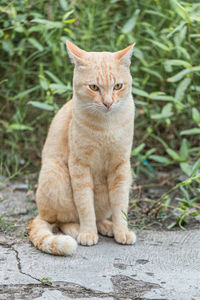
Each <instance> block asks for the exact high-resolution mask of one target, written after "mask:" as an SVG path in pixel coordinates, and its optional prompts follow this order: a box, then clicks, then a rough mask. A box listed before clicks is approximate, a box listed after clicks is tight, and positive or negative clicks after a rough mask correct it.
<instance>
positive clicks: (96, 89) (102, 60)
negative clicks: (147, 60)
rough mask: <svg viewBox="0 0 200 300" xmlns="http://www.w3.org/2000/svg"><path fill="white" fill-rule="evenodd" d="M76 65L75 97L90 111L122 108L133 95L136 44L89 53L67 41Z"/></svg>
mask: <svg viewBox="0 0 200 300" xmlns="http://www.w3.org/2000/svg"><path fill="white" fill-rule="evenodd" d="M66 44H67V50H68V53H69V56H70V58H71V60H72V62H73V63H74V64H75V69H74V79H73V87H74V94H75V98H77V99H78V100H79V103H80V104H81V105H82V107H84V108H85V109H87V110H88V111H90V112H94V113H95V112H96V113H98V112H99V113H106V112H112V111H116V110H118V109H119V108H120V107H121V106H123V105H124V103H125V101H126V99H128V98H130V95H131V86H132V77H131V74H130V70H129V66H130V63H131V55H132V50H133V47H134V44H132V45H130V46H128V47H127V48H125V49H123V50H120V51H118V52H114V53H111V52H86V51H84V50H82V49H80V48H79V47H77V46H76V45H74V44H72V43H71V42H70V41H67V43H66Z"/></svg>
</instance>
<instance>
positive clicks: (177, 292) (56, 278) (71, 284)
mask: <svg viewBox="0 0 200 300" xmlns="http://www.w3.org/2000/svg"><path fill="white" fill-rule="evenodd" d="M199 249H200V231H199V230H193V231H187V232H184V231H173V232H165V231H162V232H158V231H143V232H141V233H140V234H139V236H138V241H137V243H136V245H134V246H121V245H118V244H116V243H115V242H114V240H113V239H111V238H103V237H101V238H100V241H99V243H98V244H97V245H95V246H93V247H83V246H79V247H78V250H77V253H76V254H75V255H74V256H73V257H56V256H51V255H48V254H44V253H41V252H40V251H37V250H36V249H35V248H33V246H32V245H30V244H29V243H15V241H14V240H10V242H7V241H6V237H5V236H4V235H1V239H0V263H1V269H0V299H71V298H73V299H79V298H81V299H84V298H90V299H101V298H103V299H145V300H146V299H167V300H170V299H177V300H180V299H181V300H188V299H199V297H200V251H199ZM42 278H51V280H50V282H49V284H51V285H49V286H48V285H47V286H44V285H43V284H42V283H41V279H42Z"/></svg>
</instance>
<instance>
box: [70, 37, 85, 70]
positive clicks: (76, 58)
mask: <svg viewBox="0 0 200 300" xmlns="http://www.w3.org/2000/svg"><path fill="white" fill-rule="evenodd" d="M66 46H67V52H68V54H69V57H70V59H71V61H72V63H74V64H75V65H79V66H81V65H82V66H84V65H85V63H84V54H85V53H86V52H85V51H84V50H82V49H80V48H79V47H77V46H76V45H74V44H73V43H72V42H70V41H68V40H67V41H66Z"/></svg>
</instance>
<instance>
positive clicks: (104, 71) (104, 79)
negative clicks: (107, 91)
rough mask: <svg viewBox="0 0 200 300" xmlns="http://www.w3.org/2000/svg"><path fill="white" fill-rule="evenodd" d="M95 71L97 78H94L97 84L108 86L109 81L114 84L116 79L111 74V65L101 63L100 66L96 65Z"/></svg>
mask: <svg viewBox="0 0 200 300" xmlns="http://www.w3.org/2000/svg"><path fill="white" fill-rule="evenodd" d="M96 69H97V71H98V76H97V78H96V81H97V83H98V84H104V85H108V84H109V83H110V82H111V81H112V82H113V83H115V80H116V78H115V76H114V74H113V73H112V67H111V65H109V64H106V63H105V62H104V61H102V62H101V63H100V65H96Z"/></svg>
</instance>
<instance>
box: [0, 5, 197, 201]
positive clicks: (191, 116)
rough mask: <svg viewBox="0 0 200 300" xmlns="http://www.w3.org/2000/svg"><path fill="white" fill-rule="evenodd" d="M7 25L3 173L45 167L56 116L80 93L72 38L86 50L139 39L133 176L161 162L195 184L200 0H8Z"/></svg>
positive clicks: (0, 119) (0, 105)
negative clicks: (45, 147) (70, 45)
mask: <svg viewBox="0 0 200 300" xmlns="http://www.w3.org/2000/svg"><path fill="white" fill-rule="evenodd" d="M0 25H1V26H0V28H1V29H0V47H1V48H0V49H1V50H0V72H1V73H0V74H1V78H0V145H1V153H0V171H1V173H2V174H3V175H5V176H8V177H10V178H12V177H14V176H16V175H19V174H22V173H23V174H27V173H31V172H35V171H39V166H40V157H41V149H42V145H43V143H44V140H45V136H46V134H47V129H48V126H49V124H50V120H51V119H52V117H53V115H54V114H55V112H56V111H57V110H58V109H59V108H60V107H61V106H62V105H63V104H64V103H65V102H66V101H68V100H69V99H70V98H71V96H72V73H73V66H72V65H71V63H70V61H69V58H68V56H67V52H66V47H65V41H66V39H70V40H71V41H73V42H74V43H76V44H77V45H78V46H80V47H81V48H83V49H85V50H87V51H117V50H119V49H122V48H124V47H126V46H127V45H129V44H131V43H133V42H136V46H135V49H134V53H133V59H132V65H131V73H132V76H133V90H132V91H133V95H134V99H135V103H136V107H137V110H136V120H135V140H134V150H133V152H132V156H133V164H134V168H133V172H134V175H135V177H136V178H138V176H140V174H145V176H147V177H148V178H152V177H153V178H155V177H156V175H155V174H156V171H157V170H163V169H164V170H172V169H173V168H176V169H177V168H178V170H179V171H180V174H184V175H185V176H186V177H184V178H189V179H191V180H190V183H191V182H193V179H194V178H196V177H197V173H198V169H199V167H200V3H199V1H176V0H170V1H164V0H143V1H142V0H134V1H131V0H124V1H117V0H104V1H94V0H91V1H89V0H88V1H84V0H83V1H76V0H72V1H67V0H58V1H55V0H39V1H37V0H34V1H33V0H32V1H30V0H15V1H7V0H1V3H0ZM198 180H199V179H198V178H197V179H195V182H196V181H198ZM195 191H196V192H197V190H195ZM198 192H199V190H198ZM195 195H196V194H195ZM193 196H194V193H193ZM188 197H189V199H190V200H191V197H190V196H188ZM195 197H196V196H195ZM195 199H196V198H195ZM197 200H198V199H196V200H195V202H196V201H197Z"/></svg>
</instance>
